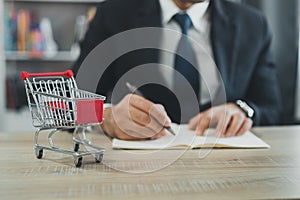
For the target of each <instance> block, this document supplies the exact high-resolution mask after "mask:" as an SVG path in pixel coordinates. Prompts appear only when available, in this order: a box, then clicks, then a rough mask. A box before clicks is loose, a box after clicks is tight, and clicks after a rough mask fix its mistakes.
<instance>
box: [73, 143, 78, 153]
mask: <svg viewBox="0 0 300 200" xmlns="http://www.w3.org/2000/svg"><path fill="white" fill-rule="evenodd" d="M78 150H79V144H78V143H74V151H75V152H77V151H78Z"/></svg>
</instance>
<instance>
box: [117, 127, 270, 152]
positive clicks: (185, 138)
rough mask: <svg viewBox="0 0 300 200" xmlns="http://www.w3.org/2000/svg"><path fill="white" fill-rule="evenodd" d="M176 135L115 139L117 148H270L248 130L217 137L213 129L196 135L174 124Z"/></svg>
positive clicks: (186, 128)
mask: <svg viewBox="0 0 300 200" xmlns="http://www.w3.org/2000/svg"><path fill="white" fill-rule="evenodd" d="M171 127H172V129H173V130H174V131H175V133H176V136H173V135H171V134H169V135H167V136H165V137H161V138H159V139H156V140H146V141H125V140H119V139H113V141H112V147H113V148H115V149H182V148H190V149H194V148H209V147H214V148H270V146H269V145H268V144H266V143H265V142H264V141H262V140H261V139H260V138H258V137H257V136H256V135H254V134H253V133H252V132H250V131H248V132H246V133H245V134H244V135H242V136H236V137H230V138H216V137H214V136H213V135H212V133H213V129H208V130H207V131H206V132H205V136H197V137H196V136H195V132H194V131H190V130H189V129H188V125H177V124H172V125H171Z"/></svg>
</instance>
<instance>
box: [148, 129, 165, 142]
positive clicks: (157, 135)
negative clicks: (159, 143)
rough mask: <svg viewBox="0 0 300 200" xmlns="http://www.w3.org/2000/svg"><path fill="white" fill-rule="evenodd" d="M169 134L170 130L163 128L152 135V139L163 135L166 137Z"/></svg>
mask: <svg viewBox="0 0 300 200" xmlns="http://www.w3.org/2000/svg"><path fill="white" fill-rule="evenodd" d="M167 135H168V132H167V130H166V129H163V130H162V131H161V132H159V133H158V134H156V135H154V136H153V137H151V139H152V140H155V139H158V138H161V137H165V136H167Z"/></svg>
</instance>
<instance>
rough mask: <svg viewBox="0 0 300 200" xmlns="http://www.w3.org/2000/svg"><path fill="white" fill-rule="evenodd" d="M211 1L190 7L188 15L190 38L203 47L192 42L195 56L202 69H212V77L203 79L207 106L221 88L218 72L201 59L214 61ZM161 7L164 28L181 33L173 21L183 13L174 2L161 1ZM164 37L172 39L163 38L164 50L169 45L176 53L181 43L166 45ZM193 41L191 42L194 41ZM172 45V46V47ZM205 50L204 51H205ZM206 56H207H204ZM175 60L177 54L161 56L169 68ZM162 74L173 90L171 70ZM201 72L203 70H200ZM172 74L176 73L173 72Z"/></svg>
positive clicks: (161, 60) (204, 100)
mask: <svg viewBox="0 0 300 200" xmlns="http://www.w3.org/2000/svg"><path fill="white" fill-rule="evenodd" d="M209 1H210V0H206V1H204V2H202V3H195V4H194V5H193V6H192V7H190V8H189V9H188V10H187V11H186V13H187V14H188V15H189V17H190V18H191V20H192V26H191V27H190V29H189V31H188V36H189V37H190V38H192V40H193V41H196V42H197V43H198V45H200V46H201V47H202V49H199V47H197V46H198V45H197V44H196V43H195V42H192V46H193V48H194V50H195V55H196V57H197V62H198V64H200V63H201V65H198V67H199V68H201V67H210V70H211V71H210V73H209V74H210V75H211V77H201V78H200V81H201V94H200V97H201V103H202V104H205V103H208V102H210V101H211V97H213V96H214V95H215V92H216V90H217V88H218V86H219V84H218V79H217V74H218V73H217V70H216V68H215V67H214V66H205V64H203V62H201V60H202V59H201V57H203V56H210V57H211V58H212V59H213V52H212V45H211V40H210V26H211V23H210V19H209V12H208V6H209ZM159 2H160V6H161V13H162V27H163V28H167V29H171V30H175V31H178V32H180V33H181V28H180V26H179V25H178V23H177V22H176V21H174V20H172V18H173V16H174V15H175V14H177V13H183V11H181V10H180V9H179V8H178V7H177V6H176V4H175V3H174V2H173V0H159ZM164 37H170V36H167V35H164V36H163V39H162V48H163V47H164V46H165V45H168V49H171V50H174V52H175V51H176V48H177V44H178V42H179V41H174V42H173V43H172V44H165V43H164ZM192 40H191V41H192ZM170 45H171V46H170ZM203 49H204V50H203ZM204 54H205V55H204ZM174 59H175V54H172V53H168V52H166V51H162V53H161V55H160V63H161V64H163V65H166V66H169V67H174ZM160 70H161V73H162V75H163V77H164V79H165V81H166V83H167V84H168V86H170V87H171V88H172V87H173V74H170V73H171V72H170V70H167V69H166V68H161V69H160ZM199 70H200V71H201V69H199ZM172 72H174V71H173V70H172ZM208 80H209V82H210V84H209V85H210V91H211V93H212V94H210V93H209V91H208V88H207V86H206V85H207V84H206V82H207V81H208ZM199 84H200V83H199Z"/></svg>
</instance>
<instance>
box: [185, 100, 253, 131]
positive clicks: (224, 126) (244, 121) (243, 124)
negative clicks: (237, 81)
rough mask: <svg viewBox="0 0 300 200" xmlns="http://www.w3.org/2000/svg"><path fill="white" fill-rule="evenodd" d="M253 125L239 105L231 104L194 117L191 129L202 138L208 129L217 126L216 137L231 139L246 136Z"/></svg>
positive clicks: (191, 121) (190, 123)
mask: <svg viewBox="0 0 300 200" xmlns="http://www.w3.org/2000/svg"><path fill="white" fill-rule="evenodd" d="M252 124H253V121H252V120H251V119H250V118H247V117H246V114H245V113H244V112H243V111H242V110H241V109H240V108H239V107H238V106H237V105H235V104H233V103H229V104H224V105H220V106H216V107H212V108H210V109H208V110H206V111H205V112H202V113H200V114H198V115H197V116H195V117H193V118H192V119H191V120H190V122H189V128H190V129H191V130H196V134H197V135H198V136H202V135H203V134H204V131H205V130H206V129H207V128H209V127H210V126H215V127H216V132H215V135H216V136H221V137H231V136H238V135H242V134H244V133H245V132H246V131H248V130H250V128H251V127H252Z"/></svg>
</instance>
